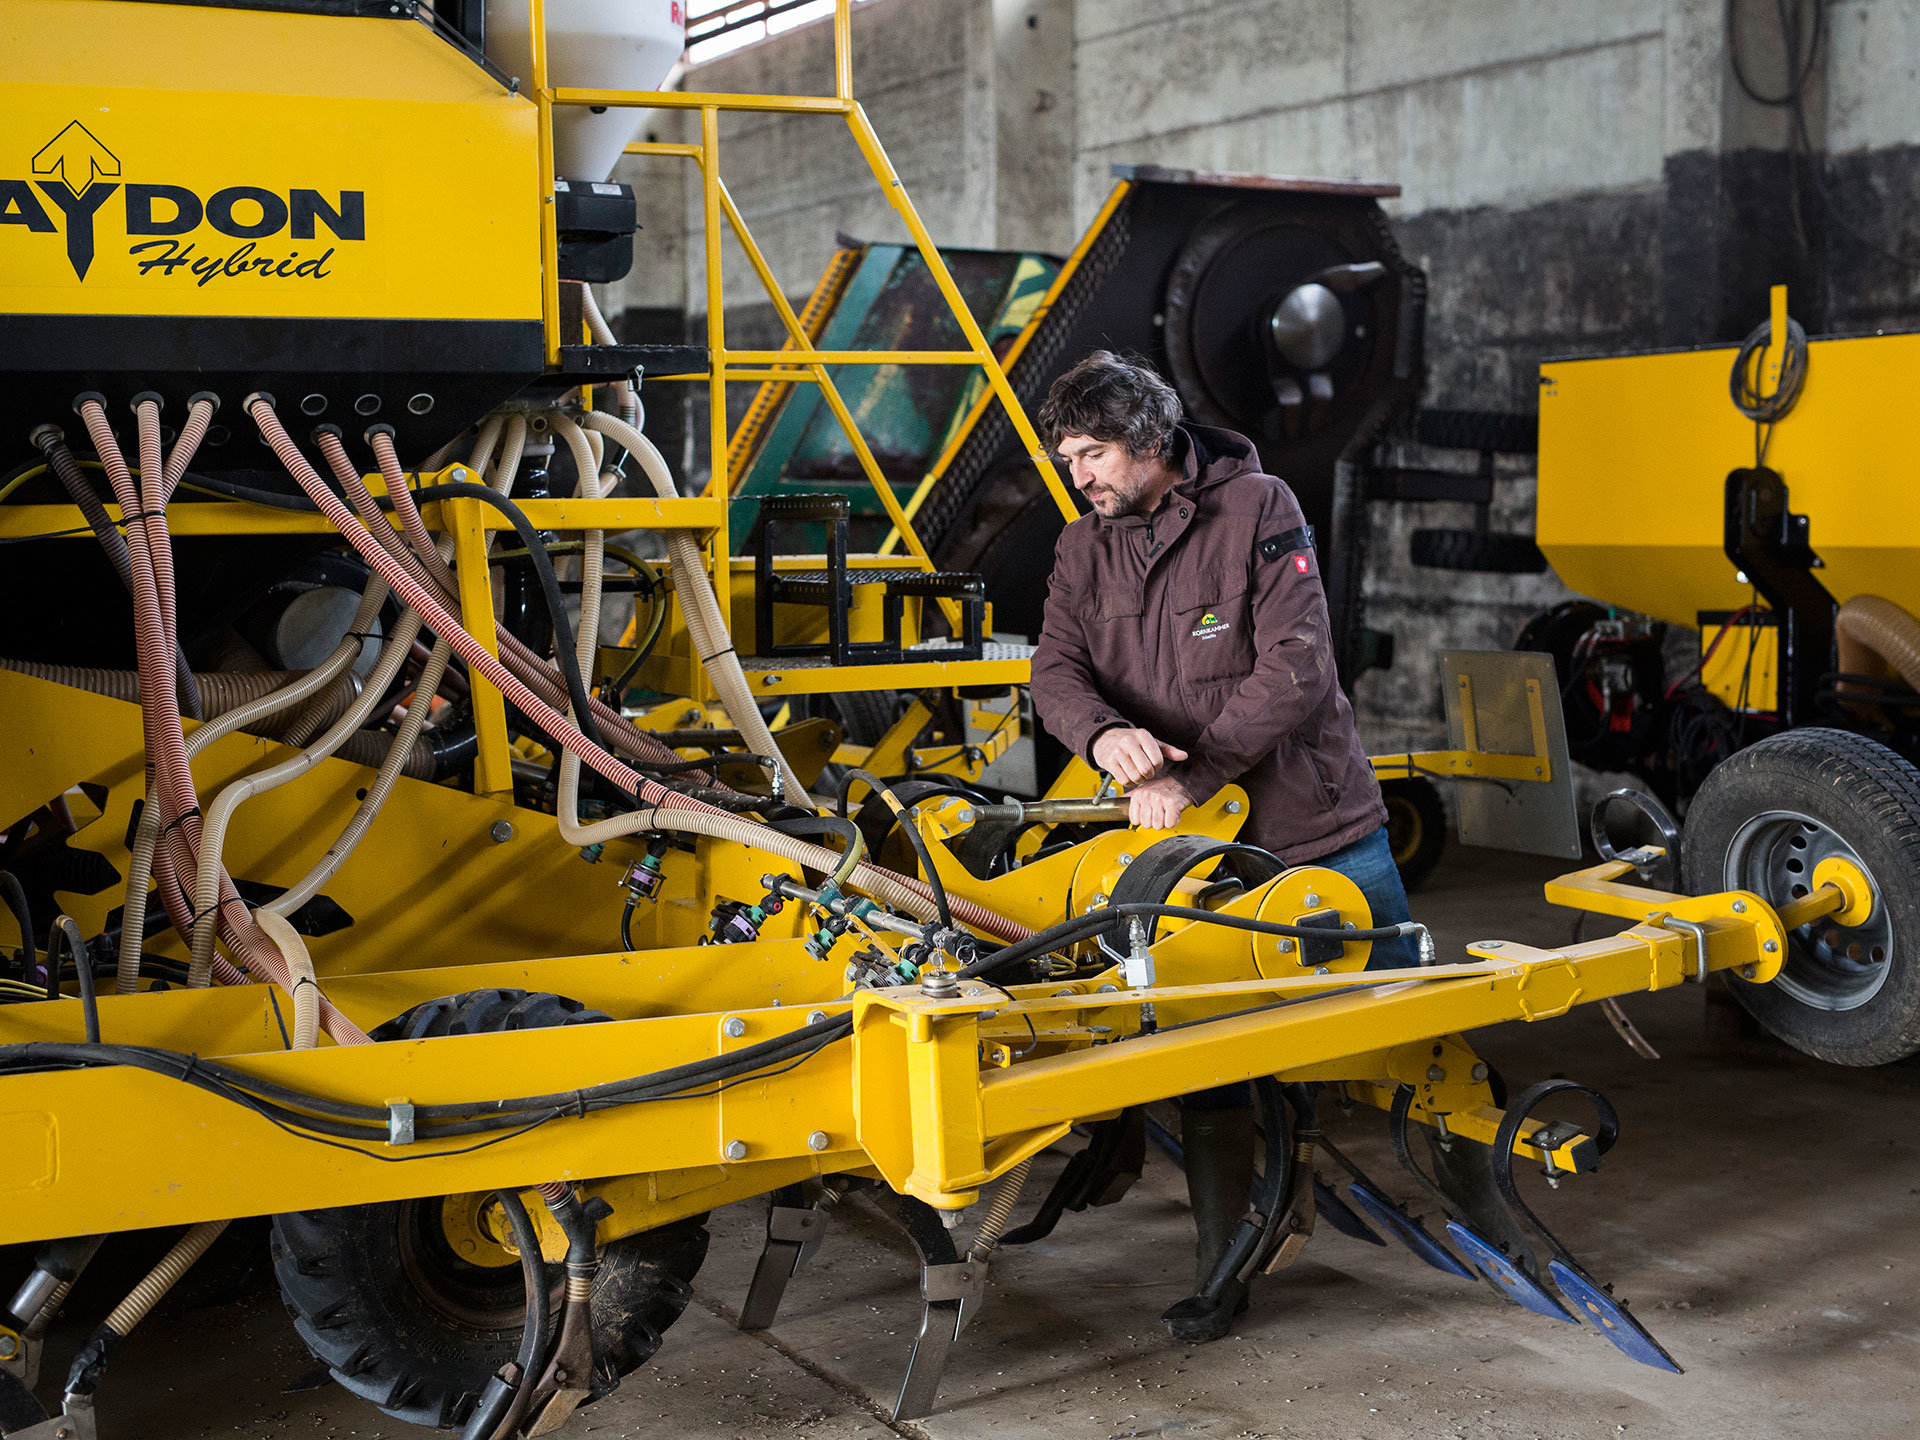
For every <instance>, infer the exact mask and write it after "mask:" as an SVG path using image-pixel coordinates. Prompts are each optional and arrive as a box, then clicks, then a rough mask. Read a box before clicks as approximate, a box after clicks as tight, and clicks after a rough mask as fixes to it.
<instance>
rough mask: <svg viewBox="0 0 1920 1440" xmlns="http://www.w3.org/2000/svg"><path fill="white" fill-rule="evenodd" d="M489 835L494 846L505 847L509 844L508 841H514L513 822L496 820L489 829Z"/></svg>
mask: <svg viewBox="0 0 1920 1440" xmlns="http://www.w3.org/2000/svg"><path fill="white" fill-rule="evenodd" d="M487 834H489V835H491V836H492V837H493V843H494V844H496V845H504V844H506V843H507V841H509V840H511V839H513V825H512V822H510V821H507V820H496V821H494V822H493V824H492V825H490V826H488V827H487Z"/></svg>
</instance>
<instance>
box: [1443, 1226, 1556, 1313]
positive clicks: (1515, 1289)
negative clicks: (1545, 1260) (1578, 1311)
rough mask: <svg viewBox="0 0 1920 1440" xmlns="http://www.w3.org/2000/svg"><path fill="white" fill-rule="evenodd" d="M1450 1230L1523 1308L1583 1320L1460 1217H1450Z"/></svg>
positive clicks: (1462, 1248) (1471, 1258)
mask: <svg viewBox="0 0 1920 1440" xmlns="http://www.w3.org/2000/svg"><path fill="white" fill-rule="evenodd" d="M1447 1233H1448V1234H1449V1235H1451V1236H1452V1237H1453V1243H1454V1244H1456V1245H1458V1246H1459V1247H1460V1253H1461V1254H1463V1255H1465V1256H1466V1257H1467V1259H1468V1260H1469V1261H1470V1262H1471V1263H1472V1264H1473V1266H1474V1267H1475V1268H1476V1269H1478V1270H1482V1271H1484V1272H1485V1273H1486V1277H1487V1278H1488V1279H1489V1280H1491V1281H1493V1283H1494V1284H1495V1285H1498V1286H1499V1287H1500V1293H1501V1294H1502V1295H1504V1296H1506V1297H1507V1299H1509V1300H1511V1301H1512V1302H1513V1303H1514V1304H1516V1305H1518V1306H1520V1308H1521V1309H1523V1310H1531V1311H1532V1312H1533V1313H1534V1314H1536V1315H1544V1316H1546V1317H1547V1318H1548V1319H1549V1320H1563V1321H1565V1322H1566V1323H1567V1324H1569V1325H1578V1324H1579V1323H1580V1322H1579V1321H1578V1320H1576V1319H1574V1317H1573V1316H1572V1315H1570V1314H1568V1313H1567V1307H1566V1306H1564V1305H1562V1304H1561V1303H1560V1302H1559V1301H1558V1300H1556V1299H1554V1297H1553V1293H1552V1292H1551V1291H1550V1290H1548V1289H1547V1288H1546V1287H1545V1286H1543V1285H1542V1284H1541V1283H1540V1282H1539V1281H1538V1280H1536V1279H1534V1278H1533V1277H1532V1276H1531V1275H1529V1274H1527V1272H1526V1271H1524V1270H1522V1269H1521V1268H1520V1267H1519V1266H1518V1265H1516V1264H1514V1262H1513V1261H1512V1260H1510V1259H1508V1258H1507V1256H1506V1254H1505V1253H1504V1252H1503V1251H1501V1249H1500V1248H1499V1247H1498V1246H1497V1245H1494V1244H1492V1243H1491V1242H1490V1241H1488V1240H1487V1238H1486V1237H1485V1236H1483V1235H1481V1234H1480V1233H1479V1232H1478V1231H1476V1230H1473V1229H1471V1228H1470V1227H1468V1226H1465V1225H1462V1224H1461V1223H1460V1222H1459V1221H1458V1220H1449V1221H1448V1222H1447Z"/></svg>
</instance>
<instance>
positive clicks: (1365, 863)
mask: <svg viewBox="0 0 1920 1440" xmlns="http://www.w3.org/2000/svg"><path fill="white" fill-rule="evenodd" d="M1306 863H1307V864H1309V865H1324V866H1325V867H1326V868H1327V869H1329V870H1338V871H1339V872H1340V873H1341V874H1342V875H1344V876H1346V877H1347V878H1348V879H1349V880H1351V881H1353V883H1354V884H1356V885H1358V886H1359V887H1360V893H1361V894H1362V895H1364V896H1366V897H1367V908H1368V909H1369V910H1371V911H1372V912H1373V923H1374V924H1375V925H1404V924H1405V923H1406V922H1407V921H1409V920H1411V919H1412V918H1413V915H1412V912H1410V911H1409V910H1408V909H1407V890H1406V887H1405V886H1404V885H1402V884H1401V883H1400V871H1399V870H1398V869H1397V868H1396V867H1395V865H1394V863H1393V847H1392V846H1390V845H1389V844H1388V843H1387V827H1386V826H1384V825H1382V826H1381V827H1380V828H1379V829H1378V830H1376V831H1374V832H1373V833H1372V834H1371V835H1367V836H1364V837H1362V838H1361V839H1359V840H1356V841H1354V842H1353V844H1351V845H1348V846H1346V847H1345V848H1344V849H1340V850H1336V851H1334V852H1333V853H1332V854H1331V855H1322V856H1321V857H1320V858H1319V859H1317V860H1309V861H1307V862H1306ZM1418 963H1419V961H1418V959H1417V958H1416V956H1415V955H1414V953H1413V945H1412V942H1411V941H1409V940H1407V939H1406V938H1405V937H1404V936H1403V937H1401V938H1400V939H1397V940H1376V941H1374V942H1373V953H1372V954H1371V955H1370V956H1369V957H1368V959H1367V969H1369V970H1394V969H1401V968H1404V967H1407V966H1411V965H1416V964H1418ZM1252 1104H1253V1092H1252V1091H1251V1090H1250V1089H1249V1088H1248V1087H1247V1084H1246V1082H1244V1081H1242V1082H1240V1083H1238V1084H1234V1085H1216V1086H1215V1087H1214V1088H1213V1089H1211V1090H1196V1091H1195V1092H1194V1093H1193V1094H1191V1095H1182V1096H1181V1097H1180V1107H1181V1108H1182V1109H1183V1110H1244V1109H1246V1108H1247V1107H1248V1106H1250V1105H1252Z"/></svg>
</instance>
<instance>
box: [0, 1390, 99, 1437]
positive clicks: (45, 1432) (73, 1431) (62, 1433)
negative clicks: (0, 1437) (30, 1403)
mask: <svg viewBox="0 0 1920 1440" xmlns="http://www.w3.org/2000/svg"><path fill="white" fill-rule="evenodd" d="M98 1437H99V1431H98V1430H97V1429H96V1428H95V1426H94V1418H93V1397H92V1396H91V1395H69V1396H68V1397H67V1401H66V1409H65V1410H64V1411H62V1413H60V1414H58V1415H56V1416H54V1417H53V1418H52V1419H51V1420H42V1421H41V1422H40V1423H39V1424H38V1425H29V1426H28V1427H27V1428H26V1429H24V1430H11V1431H8V1432H7V1440H98Z"/></svg>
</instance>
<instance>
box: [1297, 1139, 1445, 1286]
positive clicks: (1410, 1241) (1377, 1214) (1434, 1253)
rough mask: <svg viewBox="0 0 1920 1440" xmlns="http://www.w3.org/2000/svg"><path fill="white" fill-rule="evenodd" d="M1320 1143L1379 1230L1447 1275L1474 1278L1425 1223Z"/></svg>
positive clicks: (1352, 1193) (1344, 1159)
mask: <svg viewBox="0 0 1920 1440" xmlns="http://www.w3.org/2000/svg"><path fill="white" fill-rule="evenodd" d="M1320 1146H1321V1148H1322V1149H1324V1150H1325V1151H1326V1152H1327V1154H1329V1155H1331V1156H1332V1157H1333V1158H1334V1159H1335V1160H1337V1161H1339V1162H1340V1165H1341V1167H1342V1168H1343V1169H1344V1170H1345V1171H1346V1172H1347V1173H1348V1174H1349V1175H1351V1176H1353V1183H1352V1184H1350V1185H1348V1186H1347V1194H1348V1195H1350V1196H1352V1197H1353V1202H1354V1204H1355V1205H1356V1206H1358V1207H1359V1209H1360V1212H1361V1213H1362V1214H1363V1215H1365V1216H1366V1217H1367V1218H1368V1219H1369V1220H1371V1221H1373V1223H1374V1224H1375V1225H1376V1226H1378V1227H1379V1229H1380V1230H1382V1231H1383V1232H1385V1233H1386V1234H1388V1235H1391V1236H1392V1237H1393V1238H1394V1239H1396V1240H1398V1241H1399V1242H1400V1243H1401V1244H1402V1245H1404V1246H1406V1247H1407V1249H1409V1250H1411V1251H1412V1252H1413V1253H1414V1254H1415V1255H1418V1256H1419V1257H1420V1258H1421V1259H1422V1260H1424V1261H1426V1262H1427V1264H1429V1265H1431V1266H1432V1267H1433V1268H1434V1269H1436V1270H1440V1271H1443V1272H1445V1273H1446V1274H1448V1275H1456V1276H1458V1277H1459V1278H1460V1279H1462V1280H1471V1279H1473V1278H1474V1273H1473V1271H1471V1270H1469V1269H1468V1268H1467V1267H1466V1266H1465V1265H1462V1264H1461V1263H1460V1262H1459V1261H1458V1260H1457V1259H1455V1258H1454V1255H1453V1252H1452V1251H1451V1250H1449V1249H1447V1247H1446V1246H1444V1245H1442V1244H1441V1243H1440V1242H1439V1241H1438V1240H1436V1239H1434V1238H1433V1236H1432V1235H1430V1234H1428V1233H1427V1227H1426V1226H1424V1225H1422V1224H1421V1223H1420V1222H1419V1221H1418V1220H1416V1219H1414V1218H1413V1216H1411V1215H1409V1214H1408V1213H1407V1212H1406V1211H1405V1210H1404V1209H1402V1208H1401V1207H1400V1206H1399V1205H1397V1204H1396V1203H1395V1202H1394V1200H1393V1198H1392V1197H1391V1196H1389V1195H1388V1194H1387V1192H1386V1191H1384V1190H1382V1189H1381V1188H1380V1187H1379V1186H1378V1185H1376V1184H1374V1183H1373V1181H1371V1180H1369V1179H1368V1178H1367V1175H1366V1172H1364V1171H1363V1170H1361V1168H1360V1167H1359V1166H1358V1165H1356V1164H1354V1163H1353V1161H1351V1160H1349V1159H1348V1158H1347V1157H1346V1155H1345V1154H1343V1153H1342V1152H1341V1151H1340V1150H1339V1149H1338V1148H1336V1147H1335V1146H1333V1145H1332V1144H1330V1143H1328V1142H1327V1140H1326V1139H1324V1138H1322V1140H1321V1141H1320Z"/></svg>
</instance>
